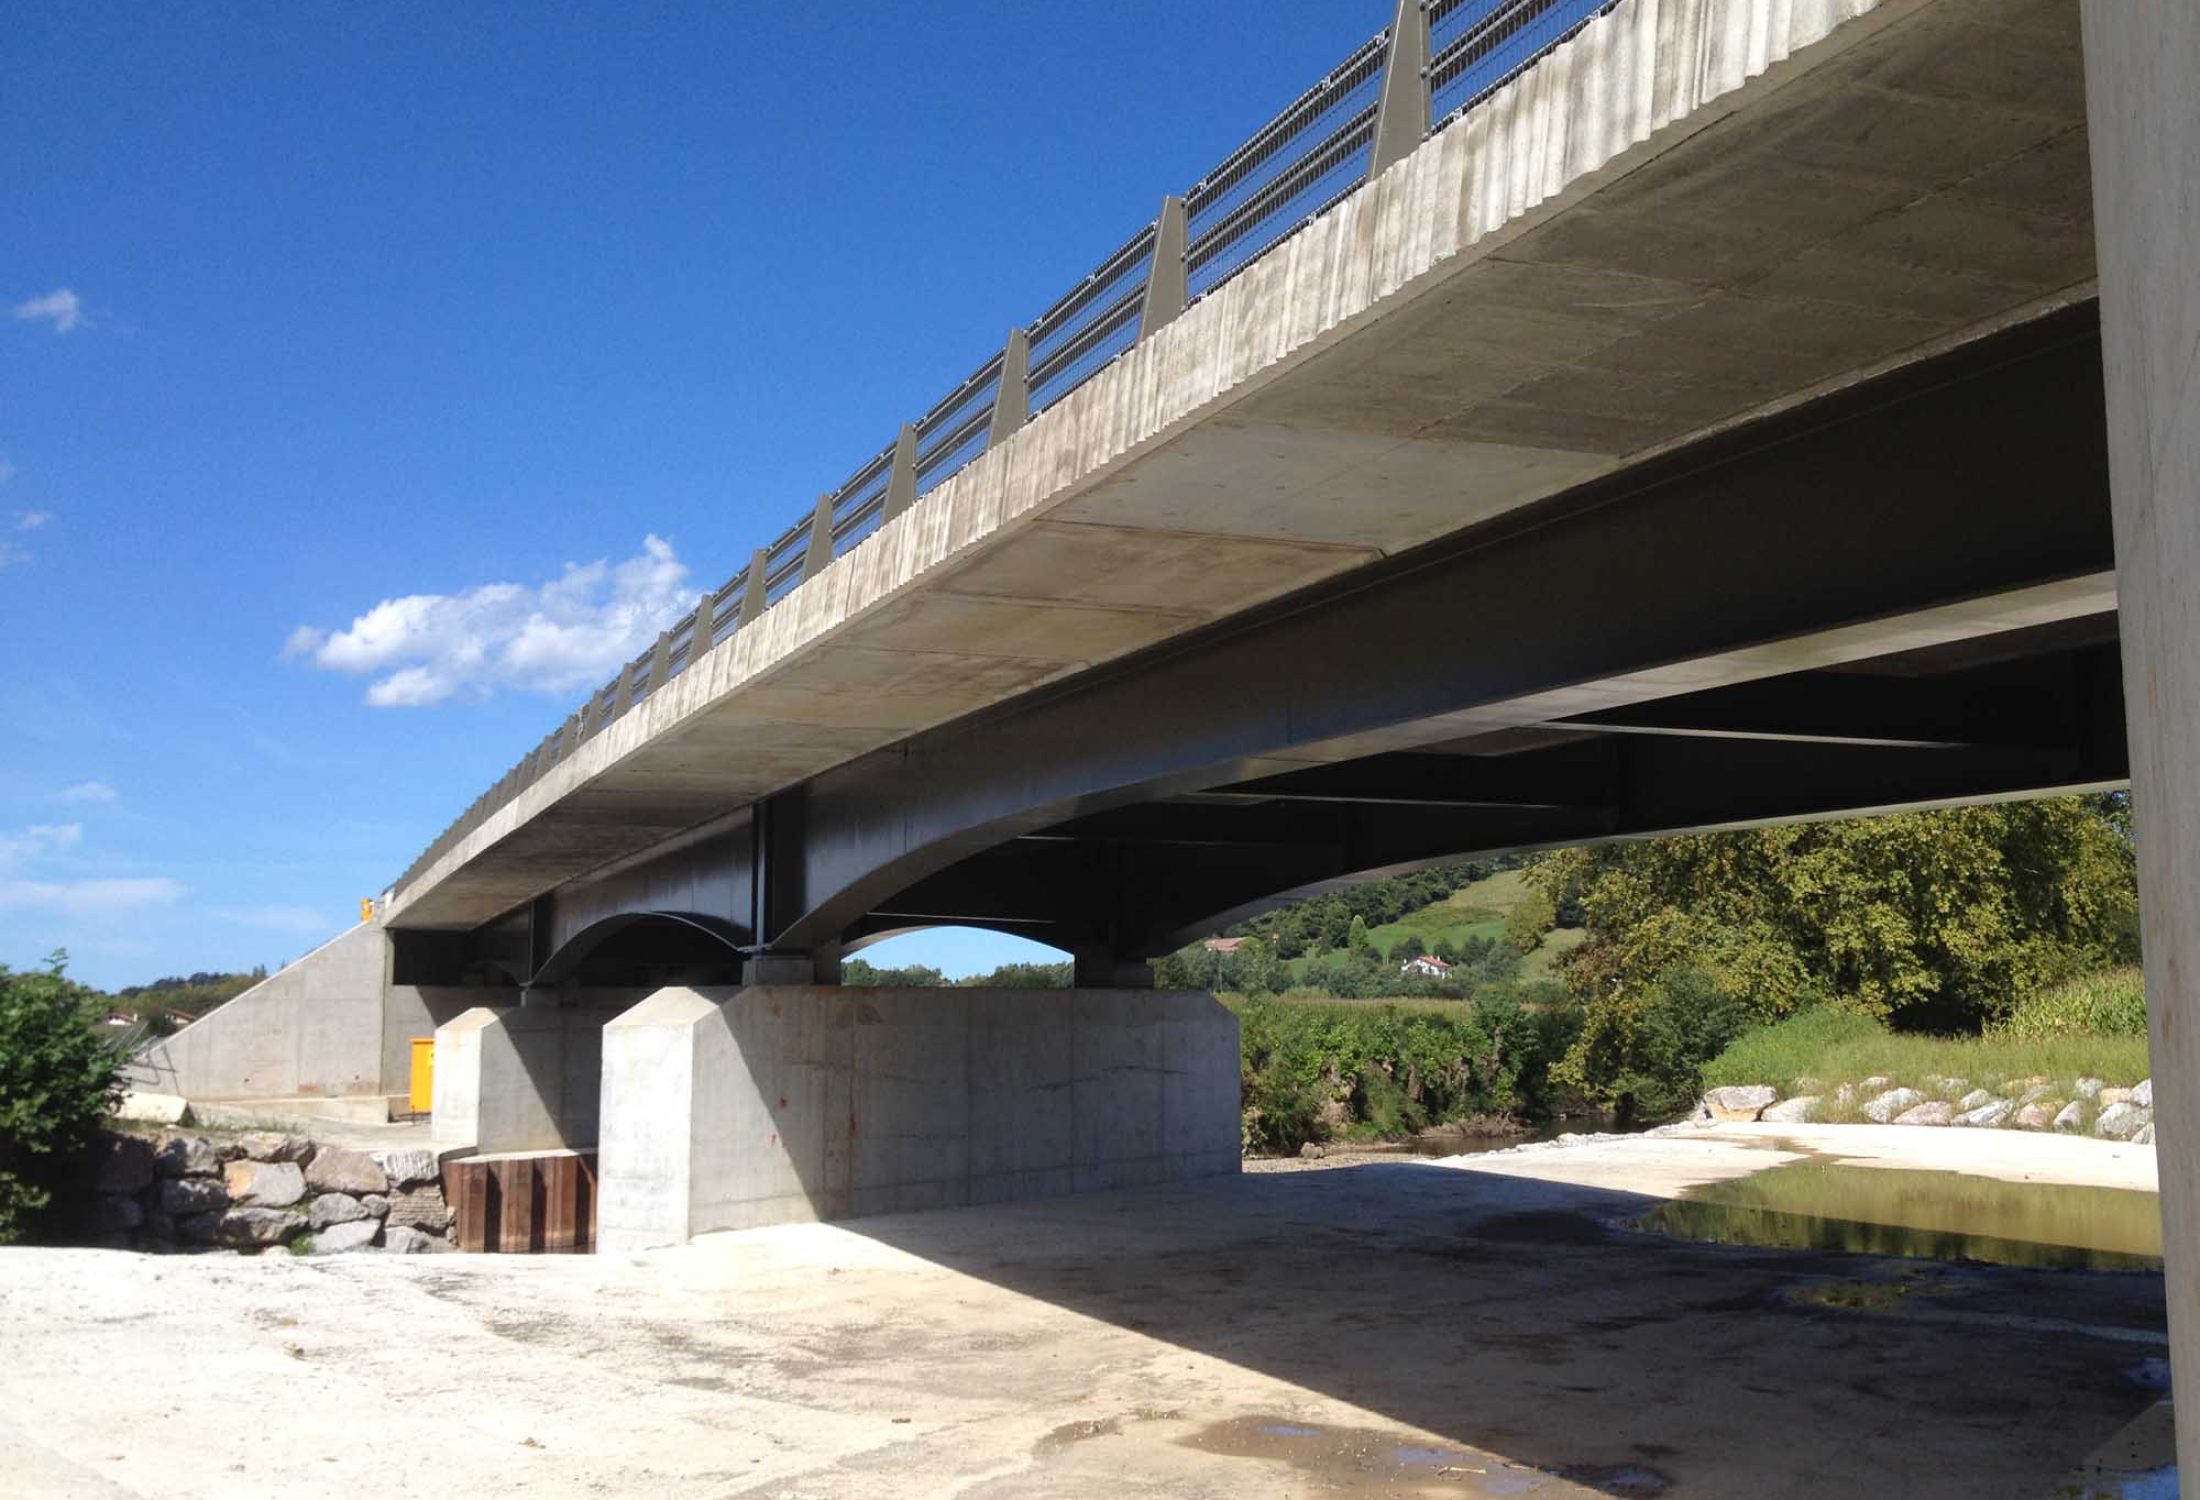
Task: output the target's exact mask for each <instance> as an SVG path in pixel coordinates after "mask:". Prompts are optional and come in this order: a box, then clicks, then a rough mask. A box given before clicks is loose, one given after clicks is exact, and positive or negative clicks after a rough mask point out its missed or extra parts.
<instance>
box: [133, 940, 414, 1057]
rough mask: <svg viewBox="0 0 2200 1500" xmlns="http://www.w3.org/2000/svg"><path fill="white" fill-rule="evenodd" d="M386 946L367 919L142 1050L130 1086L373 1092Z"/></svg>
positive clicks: (380, 1045) (380, 1047) (380, 1053)
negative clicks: (171, 1034) (216, 1008)
mask: <svg viewBox="0 0 2200 1500" xmlns="http://www.w3.org/2000/svg"><path fill="white" fill-rule="evenodd" d="M388 954H389V944H388V940H387V938H386V937H385V935H384V933H383V930H382V928H381V926H380V925H379V924H376V923H372V922H364V923H361V924H360V925H359V926H357V927H354V928H352V929H351V930H350V931H349V932H347V933H345V934H344V935H343V936H342V937H339V938H336V939H335V940H333V941H331V942H328V943H324V944H323V945H322V946H320V947H319V948H316V949H315V950H314V951H313V952H311V953H309V954H307V955H306V956H305V957H304V958H301V959H299V960H298V961H297V962H296V963H294V964H291V965H289V966H288V967H286V968H284V969H281V970H279V971H278V972H276V973H274V974H270V975H269V976H268V977H267V978H266V979H264V980H262V981H261V982H260V983H259V984H256V985H254V986H253V987H252V988H251V989H249V990H246V991H245V992H244V993H243V994H241V995H239V996H238V997H237V998H236V999H234V1000H232V1001H230V1002H229V1003H228V1004H226V1005H224V1006H222V1007H220V1008H219V1009H218V1010H215V1011H212V1012H210V1013H208V1014H207V1015H206V1016H204V1017H202V1018H201V1019H200V1020H198V1021H195V1022H193V1023H192V1024H191V1025H189V1026H186V1027H185V1028H184V1029H183V1030H181V1031H179V1032H177V1033H176V1034H175V1035H174V1036H171V1037H167V1038H164V1039H162V1040H160V1041H157V1042H154V1043H152V1044H151V1045H150V1046H148V1047H146V1048H145V1049H144V1050H143V1051H142V1052H140V1053H139V1054H138V1056H137V1057H136V1058H135V1059H134V1060H133V1061H132V1063H131V1065H130V1068H129V1081H130V1083H131V1086H132V1087H133V1088H138V1089H145V1090H150V1091H153V1092H156V1093H163V1094H181V1095H183V1096H184V1097H186V1098H192V1099H256V1098H258V1099H264V1098H279V1097H284V1096H289V1095H296V1094H377V1093H382V1092H385V1091H386V1090H385V1088H384V1083H385V1080H384V1077H383V1067H384V1063H383V1055H384V1049H383V1021H384V1017H383V1010H384V994H385V991H386V988H387V985H386V980H387V976H388V966H389V957H388Z"/></svg>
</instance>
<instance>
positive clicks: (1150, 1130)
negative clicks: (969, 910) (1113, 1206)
mask: <svg viewBox="0 0 2200 1500" xmlns="http://www.w3.org/2000/svg"><path fill="white" fill-rule="evenodd" d="M599 1139H600V1143H601V1154H600V1157H599V1167H600V1174H601V1175H600V1178H599V1184H600V1192H601V1200H600V1207H599V1236H600V1238H599V1243H600V1244H601V1245H602V1246H603V1248H605V1249H608V1250H613V1251H617V1250H626V1249H635V1248H639V1247H642V1246H646V1245H652V1244H665V1243H674V1242H678V1241H681V1240H685V1239H687V1238H689V1237H690V1236H692V1235H696V1234H701V1233H704V1232H706V1231H709V1230H714V1229H741V1228H748V1227H751V1226H755V1225H760V1224H772V1223H781V1222H786V1221H790V1220H808V1219H833V1218H846V1217H854V1216H860V1215H864V1214H876V1213H893V1212H900V1211H905V1210H913V1209H927V1208H942V1207H949V1206H954V1205H960V1204H972V1203H995V1202H1007V1201H1012V1200H1016V1199H1024V1198H1038V1197H1047V1196H1052V1195H1055V1194H1060V1193H1072V1192H1086V1191H1092V1190H1097V1189H1103V1188H1118V1187H1133V1186H1142V1185H1146V1184H1151V1183H1158V1182H1173V1181H1178V1180H1181V1179H1184V1178H1191V1177H1202V1176H1212V1175H1217V1174H1222V1173H1230V1172H1235V1171H1236V1170H1237V1167H1238V1148H1239V1120H1238V1030H1237V1018H1236V1017H1234V1016H1232V1015H1231V1014H1230V1013H1229V1012H1228V1011H1227V1010H1225V1009H1224V1008H1223V1007H1222V1006H1221V1005H1220V1004H1219V1003H1217V1002H1216V1001H1215V999H1214V998H1213V997H1212V996H1210V995H1205V994H1198V993H1189V992H1182V991H1152V990H1071V991H1062V990H940V989H921V990H869V989H842V988H837V987H816V988H811V987H798V986H754V987H750V988H747V989H740V990H694V989H665V990H659V991H658V992H657V993H656V994H654V995H652V996H650V997H649V998H648V999H647V1000H644V1001H643V1002H642V1003H641V1004H639V1005H637V1006H635V1007H634V1008H633V1009H631V1010H629V1011H628V1012H626V1013H625V1014H624V1015H622V1016H620V1017H618V1018H617V1019H616V1020H615V1021H613V1022H612V1023H611V1024H610V1025H609V1026H608V1027H607V1028H606V1029H605V1031H604V1035H603V1113H602V1120H601V1131H600V1136H599Z"/></svg>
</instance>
